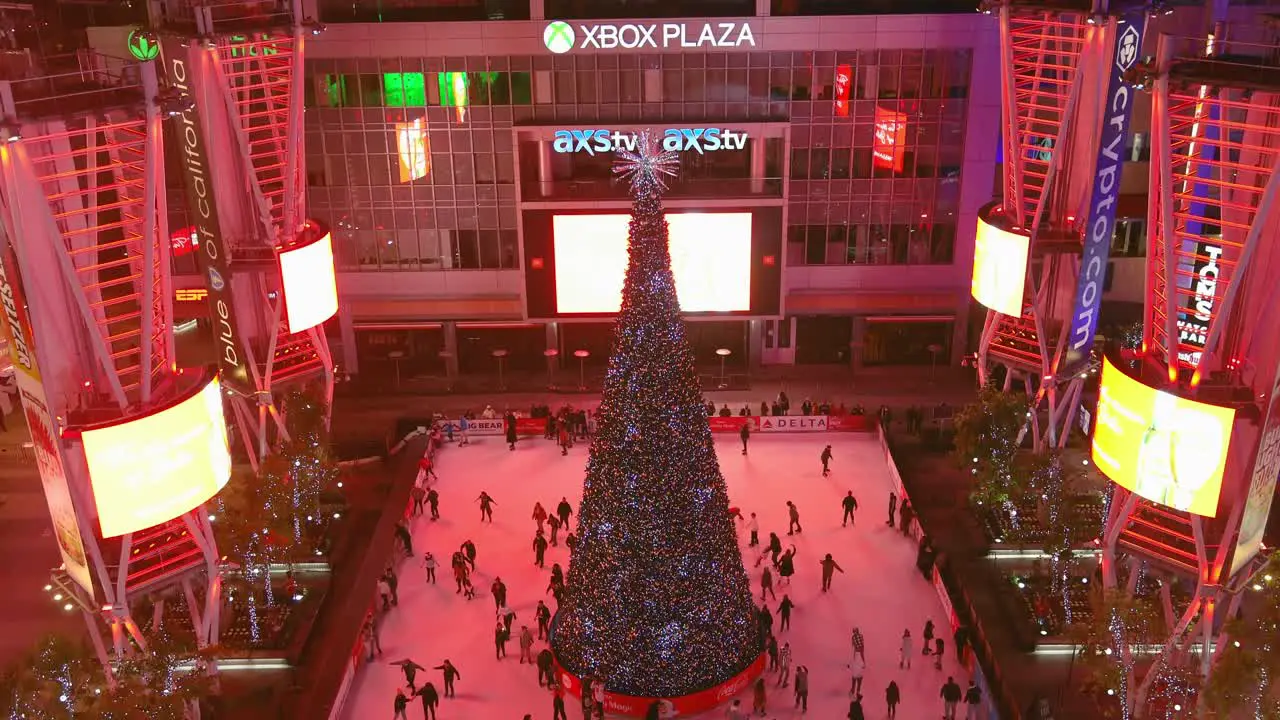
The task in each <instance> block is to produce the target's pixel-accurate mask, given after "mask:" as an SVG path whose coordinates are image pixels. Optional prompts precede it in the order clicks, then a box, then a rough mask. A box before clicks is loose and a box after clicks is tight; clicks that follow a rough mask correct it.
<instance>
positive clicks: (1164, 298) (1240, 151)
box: [1103, 23, 1280, 713]
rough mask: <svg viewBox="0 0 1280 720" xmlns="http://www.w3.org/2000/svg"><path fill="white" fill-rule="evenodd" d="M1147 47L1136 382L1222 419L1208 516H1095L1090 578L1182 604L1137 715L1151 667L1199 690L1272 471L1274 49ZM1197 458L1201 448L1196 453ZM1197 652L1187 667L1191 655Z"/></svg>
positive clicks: (1189, 43) (1235, 592)
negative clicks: (1159, 591)
mask: <svg viewBox="0 0 1280 720" xmlns="http://www.w3.org/2000/svg"><path fill="white" fill-rule="evenodd" d="M1224 30H1225V26H1224V25H1223V24H1221V23H1218V24H1217V25H1216V26H1215V28H1214V30H1213V32H1212V33H1211V34H1209V35H1208V36H1207V38H1206V37H1205V36H1200V37H1178V36H1173V35H1162V36H1161V37H1160V42H1159V46H1158V54H1157V55H1156V57H1155V59H1154V62H1153V63H1152V64H1150V65H1148V66H1144V67H1142V68H1140V70H1139V71H1140V72H1141V73H1142V75H1143V79H1142V82H1143V83H1144V84H1145V85H1147V86H1148V87H1150V88H1151V89H1152V91H1153V103H1152V128H1151V134H1152V161H1151V169H1150V172H1151V202H1150V205H1149V209H1148V227H1149V228H1150V234H1149V238H1150V239H1149V241H1148V247H1149V251H1148V258H1147V283H1146V300H1145V323H1144V334H1143V344H1142V354H1141V357H1140V358H1139V360H1138V362H1137V363H1136V369H1137V373H1138V375H1137V377H1139V379H1140V380H1141V381H1142V382H1143V383H1144V384H1147V385H1149V386H1150V387H1153V388H1156V389H1159V390H1162V391H1164V392H1165V393H1168V394H1170V395H1174V396H1177V397H1183V398H1188V399H1193V400H1197V401H1200V402H1208V403H1212V404H1216V405H1223V406H1232V407H1234V408H1236V411H1237V414H1236V420H1235V426H1234V428H1233V429H1232V434H1231V439H1230V444H1229V446H1228V447H1227V448H1226V450H1225V453H1226V458H1225V471H1224V479H1223V485H1222V490H1221V497H1220V500H1219V503H1218V508H1217V513H1216V515H1214V516H1205V515H1198V514H1192V513H1188V512H1183V511H1179V510H1177V509H1174V508H1171V507H1169V506H1167V505H1163V504H1159V503H1155V502H1152V501H1151V500H1148V499H1145V498H1143V497H1140V496H1138V495H1137V494H1136V493H1134V492H1130V491H1129V490H1126V489H1124V488H1122V487H1120V486H1118V485H1117V486H1116V487H1115V495H1114V497H1113V501H1112V504H1111V508H1110V515H1109V517H1108V518H1107V525H1106V528H1107V529H1106V532H1105V535H1104V539H1103V540H1104V542H1103V577H1104V582H1105V584H1106V585H1107V586H1108V587H1116V586H1117V584H1118V575H1117V565H1118V564H1119V563H1121V562H1125V561H1127V562H1129V563H1131V565H1132V570H1131V572H1129V574H1128V590H1129V591H1130V592H1132V591H1133V586H1134V583H1135V582H1136V579H1137V577H1138V575H1139V572H1138V567H1139V566H1140V565H1141V564H1143V563H1146V564H1148V565H1151V566H1154V567H1155V568H1158V569H1160V570H1162V571H1164V572H1168V573H1172V574H1173V575H1175V576H1181V577H1184V578H1187V579H1191V580H1192V581H1193V582H1194V583H1195V591H1194V593H1193V594H1192V596H1191V599H1190V601H1189V603H1188V604H1187V605H1186V606H1185V607H1175V606H1174V603H1173V602H1171V600H1170V597H1169V594H1168V591H1167V585H1168V584H1167V583H1166V584H1165V588H1164V590H1163V595H1162V598H1161V601H1162V605H1163V609H1164V615H1165V620H1166V623H1167V625H1168V627H1169V628H1170V632H1169V636H1168V638H1167V639H1166V640H1165V642H1164V643H1163V645H1162V647H1161V650H1160V653H1159V654H1158V656H1157V657H1156V658H1155V662H1154V665H1153V667H1152V668H1151V669H1150V670H1149V671H1148V672H1147V674H1146V676H1145V677H1144V678H1143V679H1142V680H1141V681H1140V682H1139V683H1138V684H1137V686H1136V688H1134V690H1135V692H1134V693H1133V696H1132V697H1130V698H1126V701H1128V702H1129V705H1130V707H1131V708H1133V709H1135V710H1136V711H1137V712H1138V713H1141V712H1142V710H1143V708H1144V707H1146V705H1147V704H1148V703H1147V702H1146V698H1147V697H1148V693H1149V692H1150V690H1151V688H1152V686H1153V683H1154V681H1155V679H1156V677H1157V676H1158V674H1159V672H1160V670H1161V668H1162V667H1163V666H1165V665H1183V666H1192V667H1194V668H1195V669H1196V670H1197V671H1198V673H1199V674H1200V675H1201V676H1203V677H1207V676H1208V674H1209V673H1210V671H1211V667H1212V664H1213V661H1214V658H1215V657H1216V655H1217V654H1218V653H1219V652H1220V651H1221V650H1222V649H1223V648H1224V647H1225V643H1226V642H1227V641H1228V637H1227V636H1226V634H1225V633H1224V632H1223V624H1224V622H1225V621H1226V620H1227V619H1228V618H1230V617H1232V616H1234V615H1235V613H1236V611H1237V608H1238V607H1239V605H1240V602H1241V597H1242V592H1243V590H1244V589H1245V588H1246V587H1247V586H1248V583H1249V581H1250V578H1251V577H1252V575H1253V573H1254V572H1255V571H1256V570H1257V569H1258V568H1259V567H1260V566H1261V564H1262V562H1263V558H1262V557H1261V556H1259V549H1260V546H1261V539H1262V532H1263V530H1264V529H1265V527H1266V522H1267V517H1268V515H1269V514H1270V509H1271V501H1272V497H1273V495H1274V493H1275V486H1276V477H1277V474H1278V473H1280V337H1277V335H1278V334H1277V332H1276V327H1277V326H1276V311H1277V309H1280V304H1278V300H1280V284H1277V283H1276V280H1275V278H1276V277H1280V242H1276V240H1275V239H1276V238H1277V237H1278V235H1277V231H1278V230H1280V213H1278V212H1277V211H1276V195H1277V193H1278V192H1280V179H1277V176H1278V175H1280V173H1278V172H1277V171H1278V170H1280V167H1278V164H1280V44H1277V43H1274V42H1273V43H1271V44H1251V43H1245V42H1233V41H1231V40H1229V39H1228V38H1226V37H1225V33H1224ZM1206 452H1207V450H1206ZM1197 650H1198V654H1197V653H1196V652H1195V651H1197Z"/></svg>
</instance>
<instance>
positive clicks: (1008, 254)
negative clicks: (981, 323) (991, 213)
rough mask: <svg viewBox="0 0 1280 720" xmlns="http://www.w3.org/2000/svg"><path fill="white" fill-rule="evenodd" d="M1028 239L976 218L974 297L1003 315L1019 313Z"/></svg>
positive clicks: (1024, 285)
mask: <svg viewBox="0 0 1280 720" xmlns="http://www.w3.org/2000/svg"><path fill="white" fill-rule="evenodd" d="M1030 244H1031V243H1030V238H1028V237H1027V236H1026V235H1018V234H1015V233H1011V232H1008V231H1007V230H1001V229H1000V228H998V227H996V226H994V225H991V224H990V223H988V222H987V221H986V220H983V219H982V218H978V234H977V237H975V238H974V242H973V282H972V285H971V286H970V291H971V292H972V294H973V299H974V300H977V301H978V302H980V303H982V304H983V305H986V306H987V307H989V308H991V309H992V310H995V311H996V312H998V313H1004V314H1005V315H1014V316H1020V315H1022V294H1023V290H1024V289H1025V288H1026V278H1027V253H1028V250H1029V247H1030Z"/></svg>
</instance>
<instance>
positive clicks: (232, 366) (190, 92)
mask: <svg viewBox="0 0 1280 720" xmlns="http://www.w3.org/2000/svg"><path fill="white" fill-rule="evenodd" d="M184 42H189V41H187V40H183V39H180V38H178V37H175V36H167V37H165V38H164V40H163V41H162V43H161V46H162V48H163V50H164V67H165V74H166V75H167V77H168V79H169V86H170V87H172V88H173V89H175V90H177V91H178V92H179V93H181V94H182V95H183V97H184V98H186V99H187V100H189V101H190V102H191V107H190V109H188V110H184V111H182V115H181V118H180V119H179V125H178V148H177V150H178V154H179V155H180V156H181V157H182V174H183V181H184V184H185V186H186V191H187V204H188V205H189V206H190V211H191V219H192V221H193V222H194V224H195V235H196V238H197V244H198V245H199V249H200V252H199V253H198V254H197V257H198V258H199V260H200V272H201V274H203V275H204V276H205V278H206V284H205V287H207V288H208V290H209V310H210V314H211V317H212V320H213V339H214V343H215V345H216V346H217V353H218V368H219V369H220V370H221V371H222V384H223V385H224V386H225V387H228V388H231V389H232V390H235V391H236V392H239V393H240V394H242V395H252V394H254V393H255V392H256V390H257V389H256V388H255V387H254V383H253V379H252V378H251V377H250V374H249V368H248V366H247V365H246V362H247V361H246V359H245V358H244V357H243V356H242V355H241V354H240V350H241V347H242V344H241V337H240V327H239V323H238V321H237V316H236V312H235V304H234V297H233V292H232V289H231V264H230V258H228V257H227V242H226V238H224V237H223V236H222V228H221V226H220V225H219V223H218V204H217V202H216V201H215V199H214V195H213V178H212V176H211V175H210V171H209V149H208V145H207V143H206V140H205V135H204V128H203V126H202V124H201V122H200V111H201V106H202V103H201V102H200V98H199V97H198V96H197V93H196V92H195V88H194V87H193V86H194V84H195V82H196V80H195V78H196V76H197V75H198V74H200V68H199V67H198V65H199V63H201V62H216V56H215V55H214V54H213V51H207V50H204V49H202V48H201V47H200V46H199V44H198V43H190V47H183V43H184Z"/></svg>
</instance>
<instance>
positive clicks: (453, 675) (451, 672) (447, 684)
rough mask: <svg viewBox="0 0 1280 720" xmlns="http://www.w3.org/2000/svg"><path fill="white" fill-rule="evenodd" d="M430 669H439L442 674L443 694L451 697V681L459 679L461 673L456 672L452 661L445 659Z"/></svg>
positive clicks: (456, 669)
mask: <svg viewBox="0 0 1280 720" xmlns="http://www.w3.org/2000/svg"><path fill="white" fill-rule="evenodd" d="M432 670H439V671H441V674H442V675H444V696H445V697H453V681H454V680H461V679H462V673H460V672H458V668H456V667H454V665H453V663H451V662H449V661H448V660H445V661H444V662H443V663H441V664H439V665H437V666H435V667H434V668H432Z"/></svg>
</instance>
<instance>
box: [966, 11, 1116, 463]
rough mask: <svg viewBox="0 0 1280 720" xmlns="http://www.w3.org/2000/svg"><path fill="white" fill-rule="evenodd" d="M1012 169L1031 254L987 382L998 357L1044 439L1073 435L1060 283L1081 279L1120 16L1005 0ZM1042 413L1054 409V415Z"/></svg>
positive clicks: (989, 343) (1001, 317) (998, 317)
mask: <svg viewBox="0 0 1280 720" xmlns="http://www.w3.org/2000/svg"><path fill="white" fill-rule="evenodd" d="M999 13H1000V43H1001V53H1002V57H1003V62H1002V77H1001V88H1002V94H1001V102H1002V113H1001V120H1002V123H1003V127H1002V131H1001V140H1002V142H1003V155H1004V176H1003V184H1002V197H1001V201H1000V207H999V208H998V209H997V212H998V213H999V214H1000V215H1002V216H1003V217H1004V218H1005V219H1006V220H1007V222H1006V223H1005V224H1006V225H1007V226H1008V228H1009V229H1010V230H1011V231H1012V232H1014V233H1016V234H1020V235H1024V236H1026V237H1027V238H1028V243H1029V262H1028V267H1027V275H1026V288H1025V293H1024V298H1025V299H1024V304H1023V309H1022V312H1021V314H1020V315H1006V314H1002V313H999V312H996V311H994V310H992V311H988V314H987V319H986V323H985V324H984V327H983V332H982V336H981V341H980V344H979V350H978V361H979V362H978V367H979V377H980V379H981V380H982V382H983V383H986V382H987V381H988V380H989V378H990V374H991V371H992V369H993V366H994V365H995V364H1000V365H1003V366H1004V367H1005V369H1006V375H1005V388H1006V389H1011V388H1013V387H1014V386H1015V383H1020V384H1021V385H1022V387H1023V388H1024V389H1025V390H1026V392H1027V393H1028V395H1029V396H1030V397H1031V398H1032V400H1033V403H1034V405H1033V412H1032V413H1031V416H1030V423H1029V426H1028V429H1029V430H1030V431H1031V432H1032V434H1033V438H1034V442H1035V445H1036V447H1038V448H1040V447H1044V445H1045V444H1046V443H1047V444H1061V443H1064V442H1065V440H1066V437H1067V434H1068V433H1067V428H1069V427H1070V423H1071V415H1072V414H1073V412H1074V408H1075V407H1076V406H1077V404H1078V398H1079V385H1078V383H1074V384H1073V383H1071V382H1068V381H1067V380H1066V379H1064V380H1063V381H1061V382H1058V381H1055V380H1054V369H1055V368H1056V367H1057V366H1058V364H1059V362H1060V361H1061V352H1062V348H1063V345H1064V340H1065V337H1064V336H1065V333H1066V329H1067V323H1065V322H1063V319H1064V318H1063V315H1064V314H1065V313H1069V312H1070V309H1069V308H1067V309H1063V308H1061V307H1060V306H1061V304H1062V303H1061V302H1060V301H1059V300H1058V297H1057V296H1058V295H1059V293H1058V288H1059V285H1060V284H1062V283H1065V282H1073V281H1074V280H1075V277H1076V271H1077V267H1078V264H1079V263H1078V254H1079V238H1080V231H1079V228H1077V227H1076V226H1075V218H1076V217H1077V216H1079V215H1080V213H1081V212H1082V211H1083V210H1084V205H1085V203H1086V202H1087V187H1088V186H1087V183H1086V182H1084V181H1085V180H1087V178H1086V177H1085V176H1086V175H1087V173H1080V172H1077V173H1075V174H1074V175H1073V173H1072V172H1071V169H1072V168H1073V167H1075V166H1085V165H1087V166H1089V167H1092V163H1093V159H1092V156H1093V154H1094V153H1096V147H1097V139H1096V135H1097V133H1096V128H1097V126H1098V123H1099V122H1100V121H1101V114H1100V113H1101V110H1102V103H1101V100H1102V97H1103V94H1104V92H1105V85H1106V79H1105V77H1106V76H1105V74H1104V73H1103V72H1102V71H1101V68H1102V67H1103V66H1104V65H1105V64H1106V62H1107V61H1108V60H1109V57H1108V55H1109V53H1110V49H1111V47H1112V44H1113V43H1112V40H1113V38H1114V33H1115V32H1116V21H1115V19H1107V18H1106V17H1105V16H1101V15H1095V14H1093V9H1092V8H1089V7H1083V8H1082V9H1080V10H1075V11H1063V10H1060V9H1055V10H1041V9H1037V8H1034V7H1029V6H1023V5H1012V4H1004V5H1001V6H1000V7H999ZM1042 411H1047V414H1046V413H1045V412H1042Z"/></svg>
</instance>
